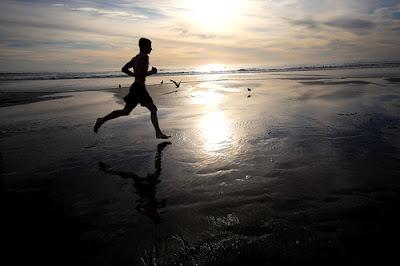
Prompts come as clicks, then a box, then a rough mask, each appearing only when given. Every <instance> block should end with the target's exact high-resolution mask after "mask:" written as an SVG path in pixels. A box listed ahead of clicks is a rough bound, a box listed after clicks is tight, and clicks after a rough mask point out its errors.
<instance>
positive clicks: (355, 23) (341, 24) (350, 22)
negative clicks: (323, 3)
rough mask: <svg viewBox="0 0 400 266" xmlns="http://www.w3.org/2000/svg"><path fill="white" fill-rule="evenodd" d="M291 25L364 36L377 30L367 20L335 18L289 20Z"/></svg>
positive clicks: (372, 23)
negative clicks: (334, 29)
mask: <svg viewBox="0 0 400 266" xmlns="http://www.w3.org/2000/svg"><path fill="white" fill-rule="evenodd" d="M287 21H289V23H290V24H292V25H296V26H301V27H306V28H308V29H313V30H316V29H322V28H323V27H324V26H325V27H331V28H337V29H342V30H345V31H350V32H353V33H357V34H364V33H366V32H368V31H369V30H372V29H373V28H375V24H374V22H372V21H369V20H365V19H352V18H343V17H340V18H333V19H330V20H327V21H316V20H314V19H311V18H310V19H287Z"/></svg>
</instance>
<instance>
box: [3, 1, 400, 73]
mask: <svg viewBox="0 0 400 266" xmlns="http://www.w3.org/2000/svg"><path fill="white" fill-rule="evenodd" d="M140 37H147V38H149V39H151V40H152V45H153V51H152V53H151V55H150V65H151V66H157V67H158V68H159V69H186V68H193V67H200V68H201V67H202V66H203V67H204V66H208V68H210V67H216V68H218V67H221V66H222V65H225V66H237V67H257V66H263V67H279V66H291V65H299V64H307V65H310V64H329V63H343V62H345V63H348V62H371V61H400V0H396V1H395V0H381V1H379V0H201V1H199V0H136V1H135V0H131V1H127V0H114V1H113V0H100V1H91V0H85V1H79V0H65V1H62V0H60V1H50V0H14V1H10V0H1V2H0V40H1V41H0V71H1V72H19V71H21V72H27V71H28V72H37V71H75V72H79V71H113V70H116V71H117V70H119V69H121V67H122V66H123V65H124V64H125V63H126V62H127V61H129V60H130V59H131V58H132V57H133V56H135V55H136V54H137V53H138V45H137V43H138V39H139V38H140Z"/></svg>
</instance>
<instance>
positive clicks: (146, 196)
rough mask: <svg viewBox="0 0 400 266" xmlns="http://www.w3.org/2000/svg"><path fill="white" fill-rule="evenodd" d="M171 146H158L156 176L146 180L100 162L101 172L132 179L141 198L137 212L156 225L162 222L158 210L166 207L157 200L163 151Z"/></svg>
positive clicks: (165, 144) (153, 175) (148, 177)
mask: <svg viewBox="0 0 400 266" xmlns="http://www.w3.org/2000/svg"><path fill="white" fill-rule="evenodd" d="M169 144H171V142H163V143H160V144H158V146H157V154H156V157H155V159H154V167H155V171H154V174H151V175H148V176H147V177H145V178H143V177H139V176H137V175H136V174H135V173H131V172H123V171H117V170H114V169H113V168H111V167H110V166H108V165H106V164H105V163H103V162H99V167H100V170H102V171H103V172H105V173H109V174H112V175H118V176H120V177H121V178H123V179H132V181H133V186H134V187H135V188H136V194H138V195H139V197H140V199H138V200H137V201H136V202H137V204H136V210H137V211H138V212H140V213H142V214H144V215H146V216H147V217H149V218H150V219H151V220H152V221H153V222H154V223H155V224H159V223H160V222H161V217H160V214H159V213H158V209H160V208H164V207H165V200H161V201H158V200H157V198H156V187H157V185H158V184H159V183H160V182H161V180H160V179H159V177H160V174H161V155H162V150H163V149H164V148H165V147H166V146H168V145H169Z"/></svg>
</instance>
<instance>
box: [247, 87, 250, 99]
mask: <svg viewBox="0 0 400 266" xmlns="http://www.w3.org/2000/svg"><path fill="white" fill-rule="evenodd" d="M247 91H248V92H249V95H247V98H249V97H251V95H250V92H251V89H250V88H247Z"/></svg>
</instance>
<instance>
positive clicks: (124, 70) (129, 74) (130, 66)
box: [121, 59, 136, 77]
mask: <svg viewBox="0 0 400 266" xmlns="http://www.w3.org/2000/svg"><path fill="white" fill-rule="evenodd" d="M132 67H133V59H132V60H131V61H129V62H128V63H126V64H125V65H124V66H123V67H122V69H121V71H122V72H124V73H125V74H127V75H128V76H131V77H136V75H135V73H133V72H132V71H130V70H129V68H132Z"/></svg>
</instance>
